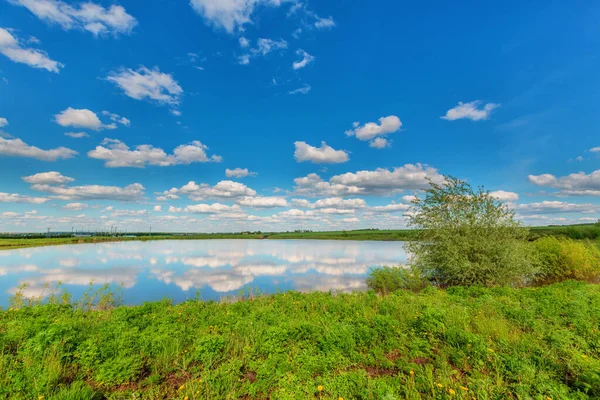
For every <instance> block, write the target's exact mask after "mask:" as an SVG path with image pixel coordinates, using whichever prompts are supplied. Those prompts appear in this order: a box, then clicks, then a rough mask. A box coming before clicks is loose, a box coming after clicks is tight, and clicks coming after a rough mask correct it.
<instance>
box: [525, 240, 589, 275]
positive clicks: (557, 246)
mask: <svg viewBox="0 0 600 400" xmlns="http://www.w3.org/2000/svg"><path fill="white" fill-rule="evenodd" d="M533 244H534V246H535V248H536V250H537V252H538V255H539V259H540V265H541V269H540V271H539V274H538V276H537V277H536V283H552V282H560V281H564V280H566V279H576V280H581V281H587V282H598V281H600V250H598V248H596V247H595V246H594V245H593V244H591V243H589V242H584V241H575V240H573V239H569V238H566V237H560V236H559V237H556V236H546V237H543V238H541V239H538V240H536V241H535V242H533Z"/></svg>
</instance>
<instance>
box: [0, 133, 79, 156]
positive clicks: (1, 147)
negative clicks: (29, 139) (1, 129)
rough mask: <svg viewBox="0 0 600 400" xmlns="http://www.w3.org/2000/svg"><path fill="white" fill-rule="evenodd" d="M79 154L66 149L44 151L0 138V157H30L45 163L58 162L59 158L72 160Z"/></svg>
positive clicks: (18, 141)
mask: <svg viewBox="0 0 600 400" xmlns="http://www.w3.org/2000/svg"><path fill="white" fill-rule="evenodd" d="M77 154H78V153H77V152H76V151H75V150H71V149H67V148H66V147H57V148H55V149H50V150H42V149H40V148H38V147H35V146H30V145H28V144H27V143H25V142H24V141H22V140H21V139H4V138H2V137H0V156H12V157H29V158H35V159H38V160H43V161H56V160H58V159H59V158H72V157H74V156H76V155H77Z"/></svg>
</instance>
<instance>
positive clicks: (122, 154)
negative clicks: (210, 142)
mask: <svg viewBox="0 0 600 400" xmlns="http://www.w3.org/2000/svg"><path fill="white" fill-rule="evenodd" d="M207 149H208V147H207V146H206V145H204V144H202V143H200V142H199V141H197V140H196V141H193V142H192V143H190V144H185V145H181V146H177V147H176V148H175V149H174V150H173V154H167V153H166V152H165V151H164V150H163V149H161V148H157V147H153V146H152V145H149V144H142V145H139V146H136V147H135V149H134V150H131V149H130V148H129V147H128V146H127V145H126V144H125V143H123V142H121V141H120V140H117V139H104V141H102V145H100V146H96V148H95V149H94V150H91V151H89V152H88V156H89V157H90V158H95V159H98V160H104V161H105V164H104V165H105V166H106V167H109V168H119V167H135V168H144V167H145V166H146V165H157V166H161V167H167V166H171V165H188V164H192V163H197V162H220V161H221V157H220V156H214V155H213V156H211V157H208V156H207V155H206V150H207Z"/></svg>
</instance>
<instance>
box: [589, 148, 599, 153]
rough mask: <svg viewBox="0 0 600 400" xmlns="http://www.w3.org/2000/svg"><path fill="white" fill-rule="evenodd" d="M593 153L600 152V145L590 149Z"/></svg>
mask: <svg viewBox="0 0 600 400" xmlns="http://www.w3.org/2000/svg"><path fill="white" fill-rule="evenodd" d="M590 151H591V152H592V153H600V147H593V148H591V149H590Z"/></svg>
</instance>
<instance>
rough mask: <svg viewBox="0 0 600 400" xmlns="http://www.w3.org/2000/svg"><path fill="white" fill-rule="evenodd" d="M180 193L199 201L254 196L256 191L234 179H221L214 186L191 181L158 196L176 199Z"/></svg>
mask: <svg viewBox="0 0 600 400" xmlns="http://www.w3.org/2000/svg"><path fill="white" fill-rule="evenodd" d="M180 195H184V196H188V197H189V198H190V199H191V200H193V201H200V200H204V199H206V198H239V197H246V196H247V197H254V196H256V191H255V190H252V189H250V188H249V187H248V186H246V185H244V184H243V183H239V182H234V181H221V182H219V183H217V184H216V185H214V186H210V185H209V184H207V183H201V184H199V185H198V184H197V183H196V182H194V181H191V182H188V183H187V184H186V185H184V186H182V187H181V188H172V189H170V190H167V191H164V192H162V196H160V197H162V198H164V199H177V198H179V196H180ZM157 199H158V198H157ZM161 200H162V199H161Z"/></svg>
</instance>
